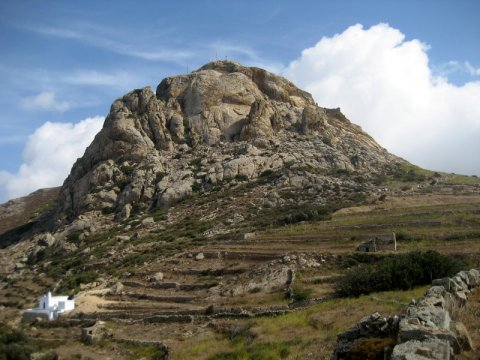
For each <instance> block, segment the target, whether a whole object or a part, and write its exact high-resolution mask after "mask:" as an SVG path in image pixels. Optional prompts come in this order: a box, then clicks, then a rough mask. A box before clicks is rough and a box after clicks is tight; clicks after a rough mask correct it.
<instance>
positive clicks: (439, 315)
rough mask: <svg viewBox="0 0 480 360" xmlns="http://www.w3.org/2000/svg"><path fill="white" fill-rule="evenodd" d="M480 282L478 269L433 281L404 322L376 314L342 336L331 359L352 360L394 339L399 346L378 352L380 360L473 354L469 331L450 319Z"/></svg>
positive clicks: (442, 357)
mask: <svg viewBox="0 0 480 360" xmlns="http://www.w3.org/2000/svg"><path fill="white" fill-rule="evenodd" d="M479 282H480V272H479V271H478V270H476V269H472V270H470V271H461V272H459V273H458V274H456V275H455V276H453V277H451V278H445V279H437V280H434V281H433V282H432V285H433V286H432V287H431V288H430V289H428V290H427V292H426V293H425V295H424V296H423V297H422V298H421V299H419V300H418V301H412V303H411V304H410V305H408V307H407V309H406V311H405V315H403V316H402V317H401V318H399V317H398V316H394V317H390V318H388V319H387V318H384V317H382V316H381V315H380V314H378V313H375V314H373V315H370V316H367V317H365V318H363V319H362V320H361V321H360V322H359V323H358V324H356V325H354V326H353V327H352V328H350V329H348V330H347V331H346V332H344V333H341V334H339V335H338V336H337V345H336V347H335V351H334V354H333V355H332V359H334V360H341V359H348V358H350V355H351V354H352V353H353V352H355V351H356V349H359V348H361V347H362V343H364V342H365V341H369V340H371V339H391V340H392V343H393V344H396V345H395V346H394V347H393V346H391V347H390V348H383V347H381V348H379V349H377V350H378V352H379V356H380V355H382V354H385V356H386V357H385V358H386V359H391V360H410V359H420V360H421V359H438V360H445V359H454V358H455V354H459V353H461V352H462V351H470V350H472V349H473V345H472V341H471V339H470V336H469V334H468V331H467V330H466V328H465V326H464V325H463V324H462V323H461V322H456V321H454V320H452V319H451V317H450V311H451V310H452V309H455V308H458V307H462V306H464V305H465V303H466V300H467V296H468V294H469V293H470V290H471V289H472V288H474V287H476V286H477V285H478V284H479ZM380 344H382V343H380ZM392 348H393V350H392ZM369 351H370V352H372V349H369Z"/></svg>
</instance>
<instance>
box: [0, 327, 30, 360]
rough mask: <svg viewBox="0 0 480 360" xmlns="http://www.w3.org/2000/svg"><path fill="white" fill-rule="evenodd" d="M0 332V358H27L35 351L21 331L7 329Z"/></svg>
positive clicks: (14, 359)
mask: <svg viewBox="0 0 480 360" xmlns="http://www.w3.org/2000/svg"><path fill="white" fill-rule="evenodd" d="M2 332H3V333H2V334H0V360H24V359H25V360H28V359H30V354H31V353H33V352H35V351H37V350H38V349H37V347H36V346H34V345H33V344H32V343H31V340H30V338H29V337H28V336H27V335H26V334H25V333H24V332H23V331H7V329H2Z"/></svg>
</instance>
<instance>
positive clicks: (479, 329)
mask: <svg viewBox="0 0 480 360" xmlns="http://www.w3.org/2000/svg"><path fill="white" fill-rule="evenodd" d="M452 317H453V318H454V319H455V320H457V321H461V322H463V323H464V324H465V326H466V328H467V330H468V333H469V334H470V337H471V338H472V342H473V346H474V347H475V350H474V351H470V352H464V353H462V354H460V355H459V356H458V357H457V359H459V360H478V359H480V287H477V288H476V289H475V290H474V291H473V292H472V293H471V294H470V297H469V298H468V302H467V305H466V306H465V307H463V308H461V309H458V310H457V311H456V312H455V313H454V314H453V316H452Z"/></svg>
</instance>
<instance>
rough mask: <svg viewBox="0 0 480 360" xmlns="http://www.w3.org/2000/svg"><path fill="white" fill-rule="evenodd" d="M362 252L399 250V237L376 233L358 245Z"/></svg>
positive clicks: (392, 234)
mask: <svg viewBox="0 0 480 360" xmlns="http://www.w3.org/2000/svg"><path fill="white" fill-rule="evenodd" d="M357 251H360V252H378V251H397V237H396V236H395V233H394V232H392V233H391V234H390V235H375V236H374V237H372V238H371V239H370V240H368V241H366V242H364V243H363V244H361V245H360V246H358V247H357Z"/></svg>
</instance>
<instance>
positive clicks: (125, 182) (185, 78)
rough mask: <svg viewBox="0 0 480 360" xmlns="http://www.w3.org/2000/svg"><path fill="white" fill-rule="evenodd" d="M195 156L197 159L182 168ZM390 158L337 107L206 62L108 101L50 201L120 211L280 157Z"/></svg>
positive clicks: (326, 163) (158, 202)
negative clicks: (56, 199)
mask: <svg viewBox="0 0 480 360" xmlns="http://www.w3.org/2000/svg"><path fill="white" fill-rule="evenodd" d="M300 138H301V139H300ZM247 145H248V146H249V149H250V150H248V151H247V152H245V151H244V150H241V149H243V148H244V147H245V146H247ZM197 159H200V160H201V161H203V162H205V164H204V163H203V162H202V164H200V163H198V164H197V163H195V164H197V165H195V166H193V167H192V165H191V163H192V161H197ZM396 160H398V159H397V158H395V157H393V156H392V155H390V154H388V153H387V152H386V151H385V150H384V149H383V148H381V147H380V146H379V145H378V144H377V143H376V142H375V141H374V140H373V139H372V138H371V137H369V136H368V135H367V134H365V133H364V132H363V131H362V130H361V129H360V128H359V127H358V126H356V125H353V124H351V123H350V122H349V121H348V120H347V119H346V118H345V116H344V115H343V114H342V113H341V112H340V110H339V109H325V108H322V107H319V106H317V105H316V103H315V101H314V100H313V98H312V96H311V95H310V94H309V93H307V92H305V91H303V90H300V89H299V88H297V87H296V86H295V85H294V84H292V83H291V82H290V81H288V80H287V79H285V78H282V77H280V76H278V75H275V74H272V73H270V72H268V71H266V70H263V69H260V68H255V67H245V66H242V65H240V64H238V63H235V62H231V61H215V62H211V63H208V64H206V65H204V66H203V67H201V68H200V69H198V70H196V71H194V72H192V73H190V74H184V75H177V76H173V77H168V78H165V79H164V80H162V81H161V82H160V84H159V85H158V87H157V90H156V93H153V91H152V89H151V88H150V87H146V88H143V89H137V90H134V91H132V92H130V93H128V94H126V95H124V96H123V97H121V98H119V99H117V100H115V101H114V103H113V104H112V106H111V109H110V113H109V114H108V116H107V118H106V120H105V124H104V127H103V129H102V130H101V131H100V133H99V134H98V135H97V136H96V138H95V140H94V141H93V143H92V144H91V145H90V146H89V147H88V148H87V150H86V152H85V155H84V156H83V157H82V158H81V159H79V160H78V161H77V162H76V163H75V165H74V166H73V168H72V171H71V174H70V175H69V177H68V178H67V179H66V181H65V183H64V185H63V188H62V191H61V196H60V204H61V209H62V213H64V214H67V215H68V217H69V218H72V217H76V216H78V215H79V214H81V213H83V212H85V211H90V210H100V209H107V208H108V209H112V211H115V212H117V213H121V214H123V216H126V215H128V213H129V211H128V209H129V207H131V206H132V204H137V203H144V204H146V206H149V207H151V206H168V205H169V204H171V203H172V202H174V201H176V200H178V199H180V198H183V197H185V196H188V195H189V194H191V193H192V187H193V188H195V189H204V188H208V186H209V184H216V183H218V182H222V181H224V179H228V178H231V177H235V176H241V177H245V178H248V179H255V178H257V177H258V176H259V175H260V174H261V173H262V172H263V171H265V170H272V169H273V170H275V169H279V168H282V167H283V164H284V163H285V162H289V161H290V162H292V161H298V162H299V163H304V162H305V163H306V162H308V163H309V166H312V167H314V168H315V169H316V170H315V171H316V172H321V171H326V170H328V169H331V168H342V169H349V170H353V169H358V170H367V169H368V170H369V171H379V169H380V168H382V167H384V166H385V165H386V164H388V163H390V162H391V161H396ZM189 164H190V165H189ZM322 169H323V170H322ZM199 173H200V174H202V176H199Z"/></svg>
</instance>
